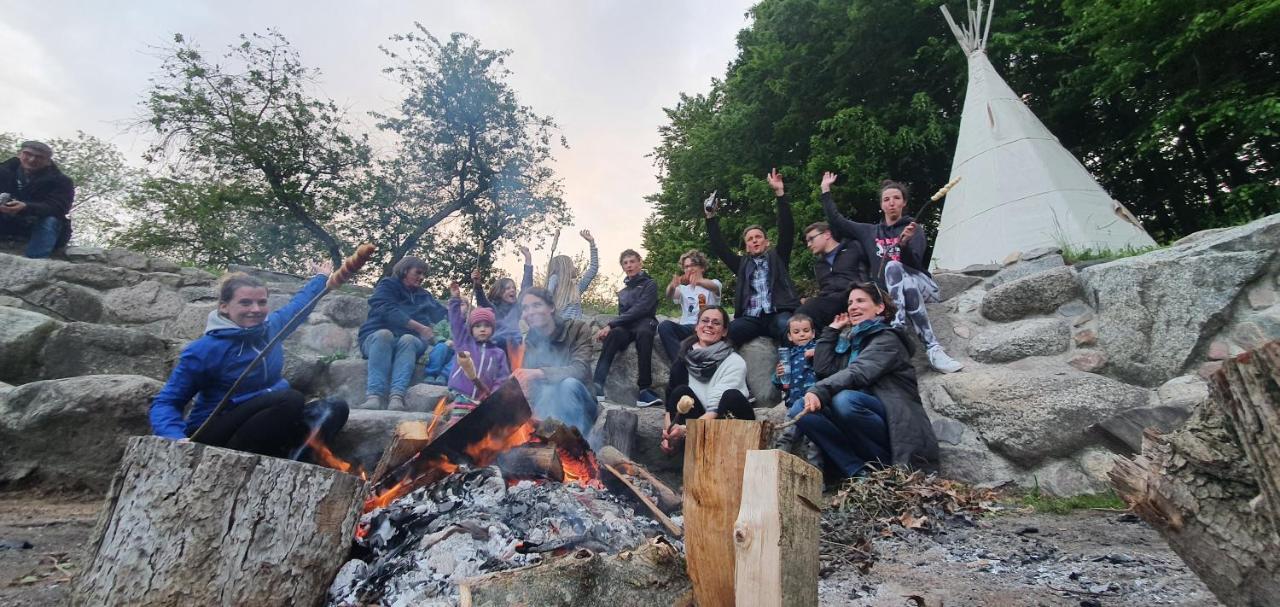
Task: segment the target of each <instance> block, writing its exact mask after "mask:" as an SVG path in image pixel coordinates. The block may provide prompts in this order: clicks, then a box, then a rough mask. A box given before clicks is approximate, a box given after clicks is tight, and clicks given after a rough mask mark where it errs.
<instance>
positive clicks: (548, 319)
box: [520, 293, 556, 335]
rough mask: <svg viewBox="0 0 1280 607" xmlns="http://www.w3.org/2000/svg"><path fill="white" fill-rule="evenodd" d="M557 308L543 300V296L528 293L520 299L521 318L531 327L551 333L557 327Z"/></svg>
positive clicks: (540, 331)
mask: <svg viewBox="0 0 1280 607" xmlns="http://www.w3.org/2000/svg"><path fill="white" fill-rule="evenodd" d="M555 311H556V310H555V308H553V307H551V306H550V305H548V304H547V302H545V301H543V299H542V298H541V297H538V296H537V295H533V294H532V293H526V294H525V296H524V297H522V298H521V299H520V319H521V320H523V321H524V323H525V324H527V325H529V329H530V330H533V331H537V332H539V333H542V334H544V335H549V334H550V333H551V330H552V329H554V328H555V326H556V322H555V318H554V316H555Z"/></svg>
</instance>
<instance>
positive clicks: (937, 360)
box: [820, 171, 964, 373]
mask: <svg viewBox="0 0 1280 607" xmlns="http://www.w3.org/2000/svg"><path fill="white" fill-rule="evenodd" d="M836 179H838V176H837V175H836V174H835V173H832V172H830V171H827V172H826V173H824V174H823V175H822V182H821V184H820V185H821V190H822V210H823V212H824V213H825V214H826V216H827V222H828V223H829V224H830V225H831V230H832V233H833V234H835V235H836V237H837V238H842V239H845V238H849V239H854V240H856V241H857V242H858V243H859V244H860V245H861V247H862V250H863V252H864V255H865V257H866V259H867V260H868V264H869V265H868V268H869V269H870V278H871V280H874V281H875V282H876V284H878V285H879V286H880V288H882V289H885V290H886V291H888V293H889V296H890V297H891V298H892V299H893V303H894V306H895V307H897V310H898V312H897V315H896V316H894V318H893V319H892V325H893V326H895V327H900V326H905V325H906V322H907V320H908V319H909V320H910V321H911V325H912V326H913V327H914V328H915V331H916V335H917V336H919V337H920V341H921V342H923V343H924V345H925V353H926V354H927V355H928V358H929V366H931V367H933V368H934V369H936V370H938V371H940V372H942V373H954V372H956V371H959V370H960V369H962V368H964V365H963V364H961V363H960V362H959V361H957V360H955V359H953V358H951V357H950V356H948V355H947V352H946V351H945V350H943V348H942V344H941V343H939V342H938V338H937V336H936V335H934V333H933V326H932V325H931V324H929V313H928V311H926V310H925V307H924V305H925V304H926V303H932V302H936V301H938V298H939V291H938V283H936V282H934V280H933V276H931V275H930V274H929V270H928V268H927V267H926V266H927V263H926V260H925V258H924V251H925V248H926V246H927V241H928V238H927V236H926V234H925V233H924V229H923V228H921V227H920V226H919V224H917V223H916V220H915V218H914V217H911V216H909V215H903V213H904V212H905V210H906V207H907V195H908V190H907V186H906V185H904V184H902V183H899V182H896V181H891V180H888V179H886V180H884V181H883V182H881V183H880V212H881V213H882V214H883V215H884V219H882V220H881V221H880V222H879V223H862V222H858V221H853V220H851V219H849V218H848V217H845V216H844V215H842V214H840V211H839V210H838V209H836V203H835V199H834V198H832V196H831V184H833V183H835V182H836Z"/></svg>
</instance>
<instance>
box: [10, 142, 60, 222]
mask: <svg viewBox="0 0 1280 607" xmlns="http://www.w3.org/2000/svg"><path fill="white" fill-rule="evenodd" d="M21 172H22V165H21V164H20V163H19V162H18V158H17V157H16V156H15V157H13V158H10V159H8V160H6V161H5V162H4V164H0V192H3V193H9V194H11V195H13V199H14V200H18V201H21V202H24V203H26V205H27V208H26V209H25V210H24V211H23V214H24V215H33V216H36V217H47V216H49V215H53V216H55V217H58V218H59V219H66V218H67V213H70V212H71V203H72V201H73V200H75V197H76V188H75V185H74V184H72V183H71V178H70V177H67V176H66V175H64V174H62V171H61V170H59V169H58V165H56V164H53V163H50V164H49V166H47V167H45V168H43V169H40V170H39V171H36V172H35V174H33V175H31V180H30V181H28V182H27V187H26V188H25V189H21V188H19V186H18V176H19V174H20V173H21Z"/></svg>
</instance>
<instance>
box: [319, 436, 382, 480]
mask: <svg viewBox="0 0 1280 607" xmlns="http://www.w3.org/2000/svg"><path fill="white" fill-rule="evenodd" d="M307 446H308V447H310V448H311V457H312V458H313V459H314V460H315V461H316V463H318V464H320V465H321V466H324V467H326V468H333V469H334V470H337V471H338V472H345V473H347V474H353V475H356V476H359V477H360V478H361V479H364V480H368V478H367V476H366V475H365V473H364V469H363V468H361V467H359V466H356V465H353V464H352V463H351V462H348V461H346V460H344V459H342V458H340V457H338V456H336V455H334V454H333V451H331V450H330V449H329V446H328V445H326V444H324V441H323V440H322V439H321V438H320V433H319V432H312V433H311V436H309V437H307Z"/></svg>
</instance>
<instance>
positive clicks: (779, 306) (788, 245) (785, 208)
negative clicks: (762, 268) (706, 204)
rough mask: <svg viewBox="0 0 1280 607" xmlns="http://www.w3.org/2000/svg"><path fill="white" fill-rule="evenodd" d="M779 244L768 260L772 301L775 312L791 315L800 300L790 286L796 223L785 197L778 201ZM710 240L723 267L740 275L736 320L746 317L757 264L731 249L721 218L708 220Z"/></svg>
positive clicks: (766, 253)
mask: <svg viewBox="0 0 1280 607" xmlns="http://www.w3.org/2000/svg"><path fill="white" fill-rule="evenodd" d="M777 202H778V242H777V244H776V245H775V246H774V247H773V248H772V249H769V250H768V251H765V253H764V254H765V256H766V257H767V259H768V260H769V292H770V295H771V296H772V300H773V311H774V312H789V311H792V310H795V309H796V308H798V307H800V298H799V297H797V296H796V287H795V285H794V284H792V282H791V274H790V272H791V270H790V268H789V267H788V266H789V265H790V264H791V249H792V247H794V246H795V240H796V222H795V219H794V218H792V216H791V203H789V202H787V197H786V196H779V197H778V200H777ZM707 239H708V240H710V242H711V252H712V253H715V255H716V257H718V258H720V261H723V262H724V265H726V266H729V268H730V269H732V270H734V271H735V272H736V273H737V278H738V284H737V285H736V286H735V288H734V292H733V293H734V299H733V317H734V318H739V317H741V316H743V315H745V314H746V311H747V302H748V301H749V298H750V296H751V295H750V293H751V275H752V274H754V273H755V269H756V264H755V262H754V261H752V259H751V256H750V255H738V254H736V253H734V252H733V251H731V250H730V249H729V245H728V244H727V243H726V242H725V240H724V236H723V235H722V234H721V233H720V218H719V217H710V218H708V219H707Z"/></svg>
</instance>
